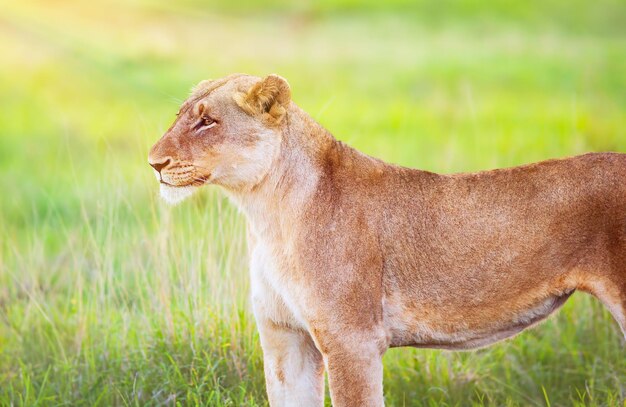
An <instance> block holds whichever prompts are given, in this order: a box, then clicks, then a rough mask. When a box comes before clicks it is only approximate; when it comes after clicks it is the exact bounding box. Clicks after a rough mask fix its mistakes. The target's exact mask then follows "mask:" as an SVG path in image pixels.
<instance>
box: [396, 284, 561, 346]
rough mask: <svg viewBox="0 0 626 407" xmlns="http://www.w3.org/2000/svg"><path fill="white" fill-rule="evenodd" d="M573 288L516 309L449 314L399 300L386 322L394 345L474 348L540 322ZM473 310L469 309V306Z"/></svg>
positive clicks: (509, 335)
mask: <svg viewBox="0 0 626 407" xmlns="http://www.w3.org/2000/svg"><path fill="white" fill-rule="evenodd" d="M572 293H573V291H570V292H566V293H563V294H561V295H552V296H549V297H547V298H545V299H542V300H540V301H537V302H536V303H534V304H532V305H531V306H528V307H526V308H524V309H518V310H517V311H516V312H504V309H503V308H500V309H494V308H492V307H487V306H486V307H484V310H482V311H481V310H480V307H479V308H478V309H476V308H474V309H473V310H472V311H471V312H468V318H467V320H466V319H465V318H464V314H463V310H460V312H459V311H457V312H455V313H454V314H448V312H447V311H446V310H445V308H442V309H441V311H440V312H425V313H420V312H419V310H413V311H415V312H411V310H410V309H407V307H405V306H403V305H401V304H398V303H397V302H394V301H391V302H387V303H386V305H385V324H386V326H387V328H388V331H389V333H390V346H391V347H400V346H413V347H420V348H439V349H450V350H461V349H474V348H479V347H483V346H487V345H490V344H492V343H494V342H497V341H500V340H503V339H506V338H509V337H512V336H514V335H516V334H517V333H519V332H521V331H522V330H524V329H525V328H527V327H529V326H531V325H533V324H536V323H537V322H539V321H541V320H543V319H544V318H546V317H547V316H548V315H550V314H551V313H553V312H554V311H555V310H557V309H558V308H559V307H560V306H561V305H563V304H564V303H565V301H566V300H567V299H568V298H569V297H570V296H571V295H572ZM468 311H469V309H468Z"/></svg>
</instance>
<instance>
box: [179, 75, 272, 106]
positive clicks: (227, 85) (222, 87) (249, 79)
mask: <svg viewBox="0 0 626 407" xmlns="http://www.w3.org/2000/svg"><path fill="white" fill-rule="evenodd" d="M259 80H260V78H258V77H255V76H251V75H246V74H233V75H229V76H226V77H224V78H220V79H215V80H204V81H201V82H200V83H198V84H197V85H196V86H195V87H194V88H193V89H192V90H191V95H190V96H189V97H188V98H187V100H185V102H184V103H183V105H182V106H181V107H180V110H179V113H184V112H185V111H187V110H189V109H193V106H195V104H196V103H198V102H200V101H202V100H208V99H209V97H210V96H213V97H219V96H220V95H221V94H224V93H232V92H234V91H235V90H239V91H241V90H244V89H247V88H249V87H251V86H252V85H253V84H254V83H256V82H257V81H259Z"/></svg>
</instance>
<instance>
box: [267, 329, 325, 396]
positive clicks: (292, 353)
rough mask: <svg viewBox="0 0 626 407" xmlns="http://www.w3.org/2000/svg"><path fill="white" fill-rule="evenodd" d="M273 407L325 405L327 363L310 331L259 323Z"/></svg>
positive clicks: (268, 390) (269, 394)
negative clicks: (325, 368) (325, 363)
mask: <svg viewBox="0 0 626 407" xmlns="http://www.w3.org/2000/svg"><path fill="white" fill-rule="evenodd" d="M257 323H258V325H259V334H260V336H261V346H262V348H263V364H264V370H265V383H266V386H267V395H268V397H269V401H270V405H271V406H272V407H282V406H294V407H309V406H311V407H313V406H316V407H317V406H323V405H324V361H323V359H322V355H321V353H320V352H319V351H318V350H317V348H316V347H315V344H314V343H313V340H312V339H311V337H310V335H309V334H308V333H307V332H304V331H301V330H295V329H292V328H289V327H286V326H282V325H278V324H276V323H274V322H272V321H270V320H260V321H257Z"/></svg>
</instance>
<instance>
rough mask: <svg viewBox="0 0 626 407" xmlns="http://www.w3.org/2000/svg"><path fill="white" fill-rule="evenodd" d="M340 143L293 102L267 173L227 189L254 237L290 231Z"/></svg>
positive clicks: (279, 234)
mask: <svg viewBox="0 0 626 407" xmlns="http://www.w3.org/2000/svg"><path fill="white" fill-rule="evenodd" d="M338 145H339V142H338V141H337V140H336V139H335V138H334V137H333V136H332V135H331V134H330V133H329V132H328V131H327V130H326V129H324V128H323V127H322V126H321V125H320V124H319V123H317V122H316V121H315V120H313V118H311V117H310V116H309V115H308V114H307V113H306V112H304V111H303V110H301V109H300V108H299V107H297V106H296V105H295V104H293V103H292V105H291V107H290V109H289V111H288V114H287V116H286V117H285V119H284V124H283V138H282V141H281V147H280V151H279V153H278V154H277V156H276V157H275V159H274V163H273V164H272V166H271V167H270V170H269V172H268V173H267V175H266V176H265V177H264V178H263V179H262V180H261V181H260V182H259V183H258V184H256V185H255V186H254V187H252V188H249V189H240V190H236V191H233V190H231V191H228V192H229V196H230V197H231V199H232V200H233V201H234V202H235V204H236V205H237V206H238V207H239V208H240V209H241V210H242V211H243V212H244V214H245V215H246V217H247V219H248V222H249V224H250V226H251V228H252V231H253V232H254V233H255V234H256V235H257V236H266V235H269V236H268V237H271V238H273V239H277V240H282V238H285V237H286V235H287V234H288V233H293V229H294V227H293V226H294V224H296V223H297V222H298V220H299V219H300V215H301V214H302V213H303V211H304V210H305V207H306V205H307V204H308V203H309V202H311V199H312V198H313V197H314V195H315V193H316V191H317V185H318V181H319V179H320V178H321V177H322V176H323V175H324V172H325V170H326V165H325V163H326V162H328V160H329V156H333V158H332V159H333V161H336V160H337V157H336V154H337V151H340V150H341V149H338V148H337V146H338Z"/></svg>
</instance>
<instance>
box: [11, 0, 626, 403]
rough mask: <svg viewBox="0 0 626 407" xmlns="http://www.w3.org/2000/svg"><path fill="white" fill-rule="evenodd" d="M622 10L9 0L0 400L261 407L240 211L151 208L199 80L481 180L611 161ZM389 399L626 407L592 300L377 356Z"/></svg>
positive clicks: (620, 348)
mask: <svg viewBox="0 0 626 407" xmlns="http://www.w3.org/2000/svg"><path fill="white" fill-rule="evenodd" d="M625 22H626V4H625V3H624V2H623V1H621V0H598V1H594V2H587V1H584V0H572V1H564V0H546V1H543V2H536V3H535V5H534V6H532V4H531V3H530V2H522V1H518V2H516V1H512V0H510V1H496V2H487V1H484V2H482V1H478V0H464V1H457V2H450V1H435V0H430V1H426V0H424V1H418V2H409V1H400V0H394V1H390V2H381V1H373V0H370V1H366V2H362V3H359V2H357V1H354V0H341V1H339V2H334V1H330V0H324V1H320V2H316V3H314V4H313V3H307V2H304V1H300V2H295V3H291V2H287V1H279V0H273V1H270V2H268V3H266V5H264V6H260V5H259V3H258V2H253V1H252V0H246V1H243V2H238V3H237V5H232V4H231V5H226V4H222V3H219V2H216V1H212V2H201V1H199V0H198V1H193V0H186V1H181V2H177V3H175V2H165V1H163V2H157V1H149V0H134V1H124V2H123V1H121V0H120V1H114V0H110V1H91V2H87V1H78V0H76V1H70V0H57V1H54V2H52V1H43V0H41V1H39V2H34V1H14V2H9V1H6V0H0V55H1V57H0V58H2V59H1V62H2V63H1V64H0V95H1V97H0V190H1V191H2V193H1V197H0V405H15V406H19V405H29V406H30V405H72V406H78V405H85V406H92V405H100V406H110V405H210V406H241V405H247V406H257V405H266V404H267V401H266V398H265V393H264V391H265V389H264V383H263V373H262V355H261V350H260V346H259V340H258V336H257V334H256V329H255V325H254V321H253V318H252V316H251V312H250V304H249V301H248V281H247V266H246V264H247V259H246V254H245V253H246V247H245V245H246V243H245V238H244V233H243V231H244V219H243V218H242V216H241V215H240V214H238V213H237V212H236V211H235V210H234V208H233V207H232V206H231V205H230V203H229V202H228V200H227V199H226V198H225V197H224V196H223V195H222V194H221V193H220V191H218V190H217V189H215V188H206V191H205V192H203V193H200V194H197V196H195V197H194V198H193V199H192V200H191V201H189V202H186V203H184V204H183V205H180V206H178V207H175V208H169V207H166V206H165V205H164V204H162V203H161V202H160V201H159V200H158V196H157V191H158V186H157V183H156V182H155V180H154V176H153V175H152V172H151V171H150V168H149V167H148V165H147V151H148V149H149V147H150V145H151V144H152V143H153V142H154V141H155V140H156V139H157V138H158V137H160V135H161V134H162V133H163V132H164V130H165V129H167V127H168V126H169V124H170V123H171V121H172V120H173V118H174V113H175V112H176V110H177V107H178V105H179V103H180V102H181V101H182V100H184V99H185V97H186V96H187V94H188V91H189V89H190V87H191V86H192V85H193V84H195V83H196V82H198V81H200V80H201V79H205V78H216V77H220V76H223V75H226V74H228V73H231V72H248V73H252V74H257V75H265V74H267V73H271V72H276V73H279V74H281V75H283V76H284V77H286V78H288V80H289V81H290V83H291V86H292V89H293V97H294V99H295V100H296V102H297V103H298V104H300V106H302V107H303V108H304V109H305V110H307V111H308V112H310V113H311V114H312V116H313V117H315V118H316V119H317V120H319V121H320V122H321V123H322V124H324V125H325V126H326V127H327V128H328V129H330V130H331V132H333V133H334V134H335V135H336V137H338V138H339V139H342V140H344V141H346V142H348V143H349V144H351V145H353V146H355V147H357V148H359V149H361V150H362V151H365V152H366V153H369V154H372V155H375V156H377V157H380V158H383V159H385V160H388V161H392V162H395V163H399V164H403V165H409V166H414V167H418V168H422V169H428V170H433V171H439V172H456V171H472V170H479V169H489V168H495V167H501V166H510V165H516V164H521V163H527V162H532V161H536V160H540V159H545V158H550V157H561V156H567V155H573V154H578V153H582V152H587V151H606V150H614V151H622V152H625V151H626V24H625ZM385 368H386V371H385V391H386V400H387V403H388V405H391V406H402V405H406V406H422V405H428V406H469V405H476V406H479V405H498V406H501V405H507V406H516V405H519V406H543V405H546V406H571V405H597V406H603V405H607V406H626V401H625V399H626V346H625V344H624V340H623V339H622V337H621V336H620V333H619V330H618V327H617V325H616V324H615V323H614V321H613V320H612V319H611V318H610V316H609V314H608V313H607V311H605V310H604V309H603V308H602V307H601V306H600V304H599V303H598V302H597V301H596V300H594V299H592V298H591V297H588V296H586V295H584V294H576V295H574V297H573V299H572V300H571V301H570V302H569V303H568V304H566V306H565V307H564V309H563V310H562V311H561V312H560V313H559V314H558V316H556V317H554V318H551V319H550V320H549V321H548V322H546V323H544V324H542V325H541V326H540V327H538V328H535V329H532V330H530V331H528V332H525V333H523V334H522V335H520V336H518V337H516V338H514V339H512V340H509V341H506V342H504V343H501V344H498V345H496V346H493V347H490V348H487V349H484V350H480V351H476V352H465V353H450V352H442V351H434V350H414V349H396V350H392V351H389V352H388V353H387V355H386V356H385Z"/></svg>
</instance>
